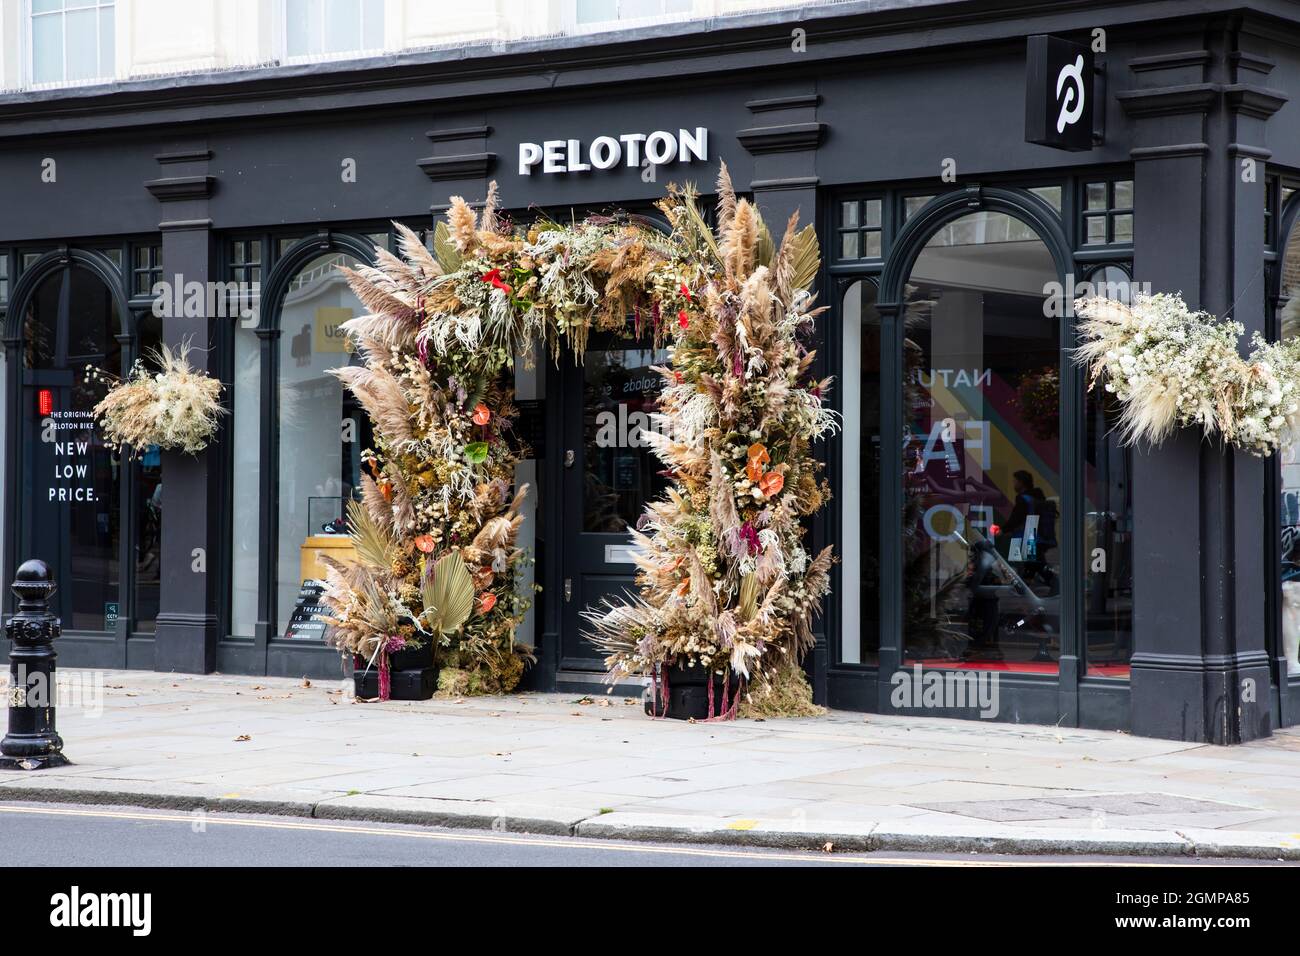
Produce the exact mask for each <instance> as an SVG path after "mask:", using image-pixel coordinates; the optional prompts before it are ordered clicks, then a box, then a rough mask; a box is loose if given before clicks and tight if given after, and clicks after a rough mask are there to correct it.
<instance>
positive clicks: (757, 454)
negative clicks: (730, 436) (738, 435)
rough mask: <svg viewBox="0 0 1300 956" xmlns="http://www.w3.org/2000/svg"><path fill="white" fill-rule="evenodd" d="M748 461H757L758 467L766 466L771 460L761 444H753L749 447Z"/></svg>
mask: <svg viewBox="0 0 1300 956" xmlns="http://www.w3.org/2000/svg"><path fill="white" fill-rule="evenodd" d="M749 460H750V461H757V462H758V463H759V464H760V465H766V464H767V463H768V462H769V461H771V460H772V459H771V456H769V455H768V453H767V449H766V448H765V447H764V446H763V445H762V444H761V443H759V442H754V444H752V445H750V446H749Z"/></svg>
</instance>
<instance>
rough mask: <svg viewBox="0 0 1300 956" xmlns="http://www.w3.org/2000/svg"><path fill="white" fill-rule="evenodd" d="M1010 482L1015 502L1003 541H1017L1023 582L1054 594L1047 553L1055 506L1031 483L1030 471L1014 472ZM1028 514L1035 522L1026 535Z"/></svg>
mask: <svg viewBox="0 0 1300 956" xmlns="http://www.w3.org/2000/svg"><path fill="white" fill-rule="evenodd" d="M1012 481H1013V483H1014V486H1015V503H1014V504H1013V505H1012V508H1011V516H1010V517H1009V518H1008V519H1007V538H1006V540H1007V541H1009V542H1010V541H1014V540H1016V539H1020V541H1021V555H1022V561H1023V568H1024V570H1023V576H1024V579H1025V582H1026V583H1027V584H1030V585H1032V584H1033V583H1034V582H1035V581H1039V582H1042V583H1043V584H1045V585H1047V586H1048V588H1049V589H1050V591H1051V593H1053V594H1055V593H1056V590H1057V587H1058V585H1059V582H1058V581H1057V578H1056V573H1055V572H1054V571H1053V570H1052V568H1051V565H1050V564H1049V563H1048V553H1049V552H1051V551H1053V550H1054V549H1055V548H1056V503H1055V502H1053V501H1051V500H1050V499H1048V497H1047V495H1046V494H1044V493H1043V489H1041V488H1039V487H1038V485H1037V484H1036V483H1035V482H1034V476H1033V473H1032V472H1029V471H1024V470H1021V471H1017V472H1015V473H1014V474H1013V475H1012ZM1031 515H1032V516H1036V517H1037V519H1038V520H1037V521H1036V522H1034V523H1033V524H1034V525H1035V526H1034V527H1033V528H1031V529H1029V532H1030V533H1029V534H1028V535H1027V534H1026V530H1027V528H1029V525H1030V522H1029V518H1030V516H1031Z"/></svg>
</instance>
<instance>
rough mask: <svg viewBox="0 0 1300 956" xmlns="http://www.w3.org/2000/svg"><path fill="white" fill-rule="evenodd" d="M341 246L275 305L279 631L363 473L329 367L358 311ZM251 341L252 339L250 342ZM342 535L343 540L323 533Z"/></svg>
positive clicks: (344, 355)
mask: <svg viewBox="0 0 1300 956" xmlns="http://www.w3.org/2000/svg"><path fill="white" fill-rule="evenodd" d="M357 265H358V262H357V260H356V259H354V258H352V257H351V256H349V255H346V254H344V253H338V252H331V253H327V254H325V255H322V256H318V257H316V258H315V259H313V260H311V261H310V262H308V263H307V264H306V265H304V266H303V267H302V269H300V270H299V271H298V273H297V274H296V275H295V276H294V277H293V279H292V280H290V282H289V289H288V292H287V293H286V294H285V298H284V302H283V304H282V305H281V308H280V328H281V330H282V331H281V339H280V384H279V390H280V475H279V482H280V514H279V523H280V524H279V537H280V542H279V552H280V553H279V589H280V590H279V596H278V602H277V611H278V616H279V618H280V620H279V622H278V624H279V627H278V630H277V633H278V634H280V635H283V634H284V633H285V629H286V627H287V625H288V622H289V617H290V615H291V614H292V612H293V608H294V603H295V601H296V600H297V598H298V595H299V588H300V586H301V584H302V582H303V581H305V580H313V579H317V578H318V577H319V576H320V575H321V574H322V573H323V571H322V569H321V568H320V566H319V563H318V558H317V557H316V555H317V554H318V553H319V552H320V551H321V550H322V549H328V548H330V547H332V546H344V545H342V544H341V536H342V535H343V534H344V533H345V532H346V523H345V522H344V520H343V519H344V516H345V514H346V507H347V501H348V500H349V499H350V498H352V497H353V493H354V490H355V489H356V488H357V484H358V482H359V479H360V452H361V450H362V449H363V448H365V447H366V446H367V444H368V438H367V436H365V435H363V434H361V433H360V432H358V431H357V430H356V428H355V424H354V426H353V427H352V428H348V427H347V426H346V425H345V424H344V419H348V418H352V417H353V415H354V413H355V405H354V403H353V401H352V400H351V398H350V397H349V396H347V395H346V394H345V389H344V388H343V385H342V383H341V382H339V380H338V379H337V378H335V377H334V376H333V375H330V374H329V369H332V368H338V367H340V366H344V365H348V364H350V363H352V362H353V361H354V356H353V353H352V351H351V346H350V344H349V342H348V339H347V336H346V334H344V332H343V331H342V329H341V328H340V326H341V325H342V324H343V323H344V322H345V321H347V320H348V319H350V318H352V317H353V316H354V315H360V314H361V313H362V312H363V311H364V309H363V307H362V305H361V303H360V302H358V301H357V298H356V296H355V295H353V293H352V290H351V289H349V288H348V284H347V281H346V280H345V279H344V277H343V274H342V273H340V272H339V270H338V267H339V266H348V267H351V268H355V267H356V266H357ZM250 345H251V343H250ZM325 536H340V540H328V539H327V540H324V541H322V540H321V538H322V537H325Z"/></svg>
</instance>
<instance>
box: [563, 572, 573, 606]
mask: <svg viewBox="0 0 1300 956" xmlns="http://www.w3.org/2000/svg"><path fill="white" fill-rule="evenodd" d="M571 600H573V578H565V579H564V603H565V604H568V603H569V602H570V601H571Z"/></svg>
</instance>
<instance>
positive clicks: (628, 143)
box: [519, 126, 709, 176]
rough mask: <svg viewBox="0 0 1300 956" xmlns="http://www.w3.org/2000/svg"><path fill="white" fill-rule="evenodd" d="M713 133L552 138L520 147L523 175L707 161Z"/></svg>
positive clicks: (659, 132) (683, 131)
mask: <svg viewBox="0 0 1300 956" xmlns="http://www.w3.org/2000/svg"><path fill="white" fill-rule="evenodd" d="M708 158H709V131H708V130H707V129H706V128H705V127H703V126H697V127H695V129H694V130H689V129H680V128H679V129H678V130H677V132H676V133H673V132H670V131H668V130H662V129H661V130H655V131H654V132H652V133H619V134H618V135H617V136H597V137H596V138H595V139H593V140H592V141H591V142H590V143H587V144H585V145H584V144H583V142H582V141H581V140H578V139H548V140H545V141H543V142H541V143H520V144H519V175H520V176H531V175H532V174H533V171H534V170H536V169H540V170H541V171H542V173H543V175H554V174H556V173H586V172H590V171H591V170H593V169H614V168H615V167H617V166H619V165H622V166H625V167H627V168H629V169H641V168H644V167H647V166H668V165H670V164H672V163H692V162H696V161H697V160H698V161H700V162H707V161H708Z"/></svg>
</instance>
